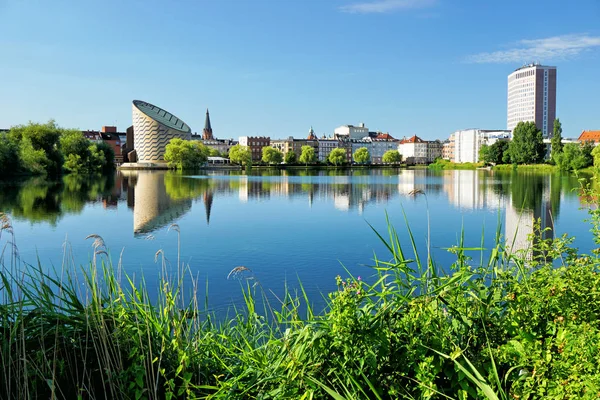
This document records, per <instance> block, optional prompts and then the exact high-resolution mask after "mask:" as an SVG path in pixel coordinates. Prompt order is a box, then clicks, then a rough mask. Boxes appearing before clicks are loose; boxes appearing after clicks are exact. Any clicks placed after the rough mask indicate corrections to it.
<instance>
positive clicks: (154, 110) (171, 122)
mask: <svg viewBox="0 0 600 400" xmlns="http://www.w3.org/2000/svg"><path fill="white" fill-rule="evenodd" d="M133 105H134V106H135V107H136V108H137V109H138V110H140V111H141V112H143V113H144V114H146V115H147V116H149V117H150V118H152V119H153V120H155V121H157V122H160V123H161V124H163V125H165V126H167V127H169V128H172V129H176V130H178V131H180V132H185V133H190V132H191V131H192V130H191V129H190V127H189V126H188V125H187V124H186V123H185V122H183V121H182V120H180V119H179V118H177V117H176V116H174V115H173V114H171V113H170V112H167V111H165V110H163V109H162V108H160V107H157V106H155V105H154V104H150V103H146V102H145V101H141V100H134V101H133Z"/></svg>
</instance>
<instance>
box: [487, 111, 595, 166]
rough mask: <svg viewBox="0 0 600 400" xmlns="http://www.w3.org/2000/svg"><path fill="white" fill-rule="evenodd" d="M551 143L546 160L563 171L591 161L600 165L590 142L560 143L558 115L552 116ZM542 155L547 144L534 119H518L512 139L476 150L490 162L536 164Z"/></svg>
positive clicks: (587, 164) (560, 125) (542, 159)
mask: <svg viewBox="0 0 600 400" xmlns="http://www.w3.org/2000/svg"><path fill="white" fill-rule="evenodd" d="M550 144H551V153H550V160H549V162H550V163H553V164H556V165H557V166H558V167H559V169H560V170H562V171H573V170H579V169H582V168H586V167H589V166H591V165H592V164H594V165H597V166H599V167H600V148H594V146H593V144H592V143H568V144H563V143H562V124H561V123H560V120H559V119H556V120H554V126H553V131H552V139H551V141H550ZM545 157H546V144H544V142H543V137H542V132H541V131H540V130H539V129H538V128H537V126H536V125H535V123H534V122H519V123H518V124H517V126H516V127H515V130H514V131H513V139H512V141H510V142H506V141H497V142H496V143H494V144H493V145H491V146H487V145H483V146H481V148H480V150H479V160H480V161H483V162H485V163H490V164H509V163H513V164H537V163H541V162H543V161H544V159H545ZM595 160H597V162H595Z"/></svg>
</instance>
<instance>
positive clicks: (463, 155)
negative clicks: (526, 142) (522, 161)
mask: <svg viewBox="0 0 600 400" xmlns="http://www.w3.org/2000/svg"><path fill="white" fill-rule="evenodd" d="M450 137H454V160H453V161H454V162H456V163H465V162H470V163H476V162H478V161H479V149H480V148H481V145H483V144H486V145H488V146H490V145H492V144H494V143H495V142H497V141H498V140H509V139H510V137H511V131H508V130H485V129H465V130H461V131H456V132H454V133H453V134H452V135H451V136H450Z"/></svg>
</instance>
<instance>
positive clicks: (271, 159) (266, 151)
mask: <svg viewBox="0 0 600 400" xmlns="http://www.w3.org/2000/svg"><path fill="white" fill-rule="evenodd" d="M262 160H263V162H266V163H267V164H281V162H282V161H283V154H282V153H281V151H279V150H277V149H276V148H275V147H271V146H265V147H263V148H262Z"/></svg>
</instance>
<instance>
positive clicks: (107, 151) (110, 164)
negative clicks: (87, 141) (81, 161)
mask: <svg viewBox="0 0 600 400" xmlns="http://www.w3.org/2000/svg"><path fill="white" fill-rule="evenodd" d="M96 147H97V149H98V151H101V152H102V154H104V160H105V161H106V162H105V164H104V169H105V170H112V169H114V168H115V151H114V149H113V148H112V146H111V145H110V144H108V143H106V142H100V143H96Z"/></svg>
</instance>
